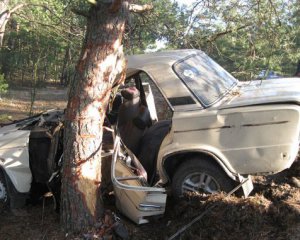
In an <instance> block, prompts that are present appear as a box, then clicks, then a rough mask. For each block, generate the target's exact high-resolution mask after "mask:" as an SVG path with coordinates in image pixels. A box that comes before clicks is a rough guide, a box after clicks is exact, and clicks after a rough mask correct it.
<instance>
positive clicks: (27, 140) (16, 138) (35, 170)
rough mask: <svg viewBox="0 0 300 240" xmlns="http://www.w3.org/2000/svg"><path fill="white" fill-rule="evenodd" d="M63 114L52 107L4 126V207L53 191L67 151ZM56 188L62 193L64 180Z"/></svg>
mask: <svg viewBox="0 0 300 240" xmlns="http://www.w3.org/2000/svg"><path fill="white" fill-rule="evenodd" d="M63 116H64V112H63V111H62V110H49V111H47V112H45V113H43V114H39V115H36V116H33V117H29V118H26V119H22V120H19V121H16V122H14V123H12V124H7V125H5V126H2V127H1V128H0V210H1V209H3V208H4V207H7V206H8V205H10V207H11V208H18V207H22V206H23V205H24V204H25V202H26V200H27V199H29V198H30V199H32V200H34V199H38V198H40V197H41V196H42V195H43V194H44V193H46V192H48V191H49V189H48V187H49V179H50V178H51V176H52V174H53V173H54V172H55V171H57V169H58V168H59V160H60V158H61V156H62V153H63V143H62V140H63ZM55 187H56V186H54V185H52V189H51V190H52V192H53V193H55V194H56V193H57V194H58V196H59V194H60V189H59V188H60V182H58V185H57V187H58V189H55Z"/></svg>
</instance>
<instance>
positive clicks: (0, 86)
mask: <svg viewBox="0 0 300 240" xmlns="http://www.w3.org/2000/svg"><path fill="white" fill-rule="evenodd" d="M7 89H8V84H7V82H6V81H5V79H4V74H0V96H1V94H3V93H6V92H7Z"/></svg>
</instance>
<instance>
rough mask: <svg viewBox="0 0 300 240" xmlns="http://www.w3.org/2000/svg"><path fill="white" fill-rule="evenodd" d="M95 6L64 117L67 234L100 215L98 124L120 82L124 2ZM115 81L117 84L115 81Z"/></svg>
mask: <svg viewBox="0 0 300 240" xmlns="http://www.w3.org/2000/svg"><path fill="white" fill-rule="evenodd" d="M110 8H111V5H110V4H107V3H102V2H101V1H98V2H97V4H96V5H93V6H92V7H91V8H90V11H89V17H88V19H87V32H86V36H85V40H84V43H83V48H82V52H81V56H80V59H79V61H78V63H77V66H76V70H75V75H74V78H73V80H72V82H71V84H70V90H69V100H68V106H67V110H66V114H65V139H64V166H63V180H62V204H61V205H62V214H61V220H62V224H63V226H64V229H65V231H66V232H73V233H74V232H80V231H83V230H84V229H86V228H88V227H90V226H93V225H94V224H95V223H96V222H97V220H99V218H100V217H101V215H102V213H103V203H102V199H101V194H100V191H99V189H100V185H101V170H100V169H101V148H102V124H103V121H104V118H105V111H106V107H107V104H108V101H109V96H110V92H111V89H112V86H113V84H114V83H116V81H122V80H124V78H125V65H126V63H125V58H124V55H123V48H122V45H121V41H122V37H123V33H124V29H125V21H126V19H127V14H128V2H127V1H122V3H121V5H120V7H119V9H117V11H115V12H112V11H111V10H110ZM116 79H117V80H116Z"/></svg>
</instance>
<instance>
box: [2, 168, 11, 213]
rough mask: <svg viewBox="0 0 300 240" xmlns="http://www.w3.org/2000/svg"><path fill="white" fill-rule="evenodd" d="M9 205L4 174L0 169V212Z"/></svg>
mask: <svg viewBox="0 0 300 240" xmlns="http://www.w3.org/2000/svg"><path fill="white" fill-rule="evenodd" d="M8 205H9V196H8V191H7V184H6V181H5V177H4V174H3V173H2V172H1V171H0V212H2V211H3V210H4V209H5V208H7V207H8Z"/></svg>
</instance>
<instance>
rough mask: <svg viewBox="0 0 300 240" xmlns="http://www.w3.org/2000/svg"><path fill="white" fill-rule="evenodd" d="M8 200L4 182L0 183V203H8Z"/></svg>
mask: <svg viewBox="0 0 300 240" xmlns="http://www.w3.org/2000/svg"><path fill="white" fill-rule="evenodd" d="M6 200H7V193H6V188H5V186H4V184H3V183H2V182H0V201H2V202H6Z"/></svg>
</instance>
